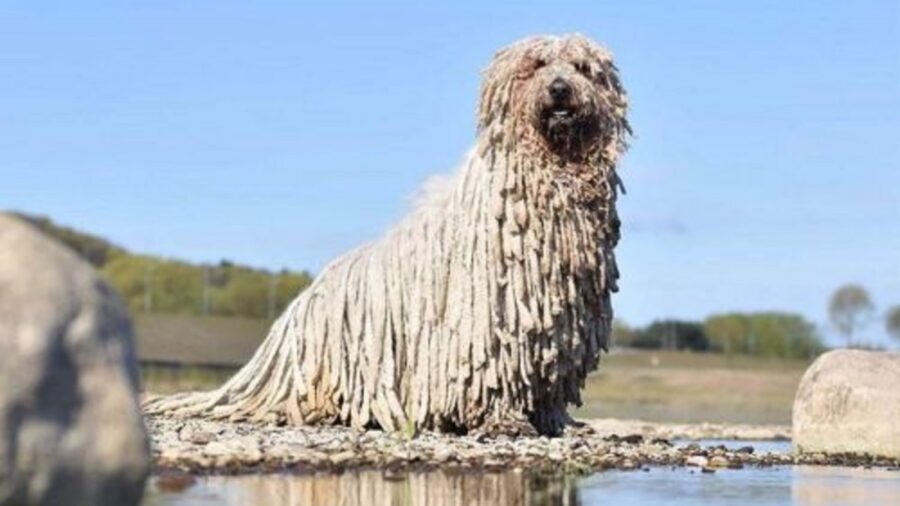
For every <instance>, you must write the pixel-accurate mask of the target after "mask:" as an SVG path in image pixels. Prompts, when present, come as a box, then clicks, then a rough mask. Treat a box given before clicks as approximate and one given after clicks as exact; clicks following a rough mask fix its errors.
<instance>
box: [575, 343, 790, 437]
mask: <svg viewBox="0 0 900 506" xmlns="http://www.w3.org/2000/svg"><path fill="white" fill-rule="evenodd" d="M807 365H808V362H806V361H801V360H783V359H764V358H757V357H748V356H733V357H727V356H724V355H717V354H707V353H684V352H649V351H624V352H618V353H614V354H611V355H608V356H605V357H604V358H603V359H602V360H601V362H600V371H598V372H596V373H594V374H593V375H591V376H590V377H589V378H588V380H587V384H586V388H585V393H584V401H585V402H584V406H582V407H581V408H580V409H578V410H576V412H575V415H576V416H577V417H582V418H595V417H604V418H605V417H611V418H637V419H642V420H649V421H656V422H703V421H708V422H732V423H735V422H741V423H779V424H787V423H790V421H791V405H792V404H793V400H794V392H795V391H796V388H797V383H798V382H799V381H800V377H801V376H802V374H803V371H804V370H805V369H806V367H807Z"/></svg>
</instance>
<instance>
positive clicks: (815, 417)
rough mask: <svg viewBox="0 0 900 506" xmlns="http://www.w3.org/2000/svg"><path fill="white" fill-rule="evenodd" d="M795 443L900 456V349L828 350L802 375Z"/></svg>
mask: <svg viewBox="0 0 900 506" xmlns="http://www.w3.org/2000/svg"><path fill="white" fill-rule="evenodd" d="M793 433H794V438H793V440H794V449H795V450H796V451H798V452H800V453H814V452H824V453H843V452H850V453H858V454H868V455H877V456H884V457H894V458H896V457H900V353H887V352H874V351H860V350H839V351H831V352H828V353H826V354H824V355H822V356H821V357H819V359H818V360H816V361H815V362H814V363H813V365H812V366H810V368H809V369H808V370H807V371H806V373H805V374H804V375H803V379H801V380H800V386H799V387H798V388H797V397H796V399H795V401H794V427H793Z"/></svg>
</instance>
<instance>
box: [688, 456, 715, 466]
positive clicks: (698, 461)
mask: <svg viewBox="0 0 900 506" xmlns="http://www.w3.org/2000/svg"><path fill="white" fill-rule="evenodd" d="M708 463H709V459H707V458H706V457H704V456H703V455H691V456H689V457H688V458H686V459H684V465H686V466H692V467H706V465H707V464H708Z"/></svg>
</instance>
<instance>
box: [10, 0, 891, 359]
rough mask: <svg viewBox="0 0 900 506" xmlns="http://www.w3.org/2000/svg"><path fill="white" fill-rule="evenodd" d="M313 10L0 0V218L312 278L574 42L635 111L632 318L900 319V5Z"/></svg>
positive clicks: (629, 173)
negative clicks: (611, 72) (601, 63)
mask: <svg viewBox="0 0 900 506" xmlns="http://www.w3.org/2000/svg"><path fill="white" fill-rule="evenodd" d="M300 4H301V2H228V1H222V0H219V1H215V2H201V1H197V2H183V1H158V2H141V3H137V2H95V1H88V0H82V1H78V2H40V1H29V2H24V1H22V2H18V1H15V2H14V1H7V2H3V3H2V4H0V25H2V27H3V28H2V30H0V208H7V209H18V210H23V211H27V212H32V213H39V214H45V215H48V216H50V217H52V218H53V219H55V220H57V221H59V222H62V223H64V224H68V225H71V226H75V227H78V228H82V229H85V230H88V231H91V232H94V233H98V234H100V235H103V236H106V237H109V238H110V239H112V240H113V241H115V242H117V243H119V244H121V245H123V246H125V247H127V248H129V249H132V250H134V251H140V252H151V253H155V254H159V255H164V256H170V257H177V258H184V259H188V260H193V261H218V260H219V259H221V258H228V259H232V260H235V261H239V262H245V263H249V264H252V265H256V266H260V267H267V268H281V267H289V268H294V269H310V270H313V271H315V270H317V269H319V268H321V267H322V265H323V264H324V263H325V262H327V261H328V260H329V259H330V258H332V257H334V256H335V255H337V254H339V253H341V252H342V251H345V250H347V249H348V248H350V247H352V246H354V245H356V244H358V243H360V242H362V241H364V240H368V239H372V238H374V237H376V236H377V235H378V234H380V233H381V232H382V231H384V230H385V229H386V228H387V227H388V226H389V225H390V224H391V223H392V222H394V221H395V220H397V219H398V218H399V217H400V216H402V215H403V214H404V212H405V210H406V209H407V206H408V202H409V196H410V195H412V194H413V193H414V192H415V189H416V188H417V187H418V186H419V185H420V184H421V182H422V181H423V180H424V179H425V178H426V177H427V176H429V175H431V174H435V173H442V172H447V171H450V170H452V169H453V167H454V166H455V165H456V164H457V163H458V162H459V160H460V159H461V157H462V155H463V153H464V151H465V150H466V148H467V146H468V145H470V144H471V142H472V140H473V138H474V109H475V101H476V95H477V87H478V83H479V72H480V70H481V69H482V68H483V67H484V66H485V64H486V63H487V62H488V60H489V59H490V57H491V55H492V54H493V52H494V51H495V50H496V49H498V48H499V47H501V46H502V45H504V44H506V43H509V42H511V41H514V40H516V39H517V38H520V37H522V36H525V35H529V34H536V33H565V32H572V31H578V32H581V33H584V34H586V35H588V36H590V37H592V38H594V39H596V40H598V41H601V42H602V43H604V44H605V45H607V46H608V47H610V48H611V49H612V51H613V52H614V53H615V54H616V56H617V59H618V65H619V67H620V69H621V71H622V74H623V78H624V82H625V84H626V86H627V88H628V90H629V92H630V95H631V101H632V104H633V109H632V115H631V122H632V125H633V126H634V129H635V132H636V137H635V138H634V139H633V143H632V144H633V147H632V149H631V151H630V153H629V154H628V155H627V157H626V159H625V161H624V163H623V165H622V167H621V173H622V176H623V178H624V180H625V183H626V186H627V187H628V194H627V195H626V196H625V197H624V198H623V199H622V200H621V214H622V216H623V220H624V224H625V225H624V234H625V235H624V239H623V242H622V243H621V247H620V249H619V256H620V259H621V268H622V274H623V279H622V283H621V288H622V290H621V293H620V294H619V295H618V296H617V297H616V299H615V305H616V308H617V311H618V315H619V316H621V317H622V318H624V319H625V320H626V321H628V322H631V323H636V324H643V323H647V322H648V321H650V320H651V319H654V318H658V317H679V318H702V317H704V316H705V315H707V314H709V313H711V312H717V311H727V310H764V309H778V310H787V311H798V312H801V313H803V314H805V315H806V316H807V317H809V318H810V319H811V320H813V321H815V322H817V323H819V324H822V325H825V323H826V320H827V318H826V314H825V306H826V302H827V299H828V296H829V295H830V293H831V291H832V290H834V288H836V287H837V286H839V285H840V284H842V283H845V282H849V281H854V282H859V283H862V284H863V285H865V286H866V287H868V288H869V289H870V291H871V292H872V294H873V296H874V298H875V300H876V303H877V304H878V307H879V310H884V309H885V308H886V307H887V306H889V305H891V304H900V2H897V1H882V2H875V1H854V2H848V1H805V2H783V1H769V2H763V1H756V2H722V1H706V2H699V1H690V0H685V1H678V2H675V1H659V2H631V1H624V0H623V1H617V2H611V1H596V0H594V1H583V2H565V1H553V2H551V1H545V2H528V1H517V2H483V1H478V2H475V1H468V0H466V1H455V2H441V3H440V4H438V3H437V2H435V3H434V4H433V5H424V2H415V3H400V2H392V3H383V2H359V3H345V2H315V3H313V2H309V5H308V6H303V5H300ZM867 335H869V336H870V337H871V339H873V340H886V336H885V335H884V333H883V332H882V331H881V330H879V329H877V328H876V326H875V325H873V326H872V327H871V328H870V329H869V331H868V332H867ZM882 342H885V341H882Z"/></svg>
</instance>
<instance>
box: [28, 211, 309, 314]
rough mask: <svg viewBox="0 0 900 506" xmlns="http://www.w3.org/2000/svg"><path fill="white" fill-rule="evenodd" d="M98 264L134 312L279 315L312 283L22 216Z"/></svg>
mask: <svg viewBox="0 0 900 506" xmlns="http://www.w3.org/2000/svg"><path fill="white" fill-rule="evenodd" d="M18 216H19V217H20V218H22V219H24V220H26V221H28V222H30V223H31V224H33V225H35V226H36V227H37V228H39V229H41V230H42V231H44V233H46V234H48V235H50V236H52V237H55V238H56V239H57V240H59V241H61V242H63V243H65V244H66V245H67V246H69V247H70V248H71V249H73V250H74V251H75V252H76V253H78V254H79V255H80V256H81V257H82V258H84V259H85V260H86V261H88V262H89V263H91V264H92V265H93V266H94V267H96V268H97V269H98V270H99V271H100V272H101V273H102V274H103V276H104V277H105V278H106V279H107V280H108V281H109V283H110V284H111V285H113V287H115V289H116V290H117V291H118V292H119V294H121V296H122V297H123V298H124V299H125V301H126V302H127V303H128V307H129V309H130V310H131V311H132V313H179V314H194V315H218V316H243V317H250V318H274V317H275V316H277V315H278V314H279V313H281V311H282V310H283V309H284V308H285V307H286V306H287V304H288V303H289V302H290V301H291V300H292V299H293V298H294V297H295V296H296V295H297V294H298V293H299V292H300V291H301V290H303V289H304V288H306V287H307V286H308V285H309V284H310V282H311V281H312V277H311V276H310V274H309V273H307V272H292V271H288V270H281V271H278V272H272V271H267V270H264V269H254V268H252V267H247V266H243V265H238V264H235V263H232V262H229V261H227V260H222V261H221V262H219V263H218V264H193V263H189V262H184V261H180V260H172V259H166V258H160V257H155V256H150V255H140V254H134V253H131V252H129V251H127V250H126V249H124V248H122V247H120V246H117V245H115V244H112V243H110V242H109V241H107V240H106V239H103V238H101V237H98V236H95V235H91V234H86V233H83V232H81V231H78V230H75V229H72V228H69V227H62V226H59V225H57V224H55V223H53V222H52V221H51V220H49V219H47V218H44V217H37V216H30V215H24V214H18Z"/></svg>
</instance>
